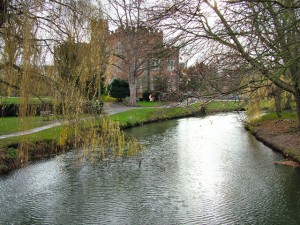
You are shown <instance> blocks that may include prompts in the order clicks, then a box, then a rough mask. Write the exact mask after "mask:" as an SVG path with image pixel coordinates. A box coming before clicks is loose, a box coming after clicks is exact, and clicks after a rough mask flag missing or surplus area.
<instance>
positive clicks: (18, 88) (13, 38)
mask: <svg viewBox="0 0 300 225" xmlns="http://www.w3.org/2000/svg"><path fill="white" fill-rule="evenodd" d="M0 13H1V14H0V26H1V27H0V31H1V33H0V35H1V58H0V60H1V64H0V85H1V88H3V90H4V89H5V91H3V93H2V94H4V95H7V96H10V95H11V94H13V95H14V96H18V97H19V98H20V107H19V118H20V122H22V129H23V130H27V129H28V127H29V125H28V124H29V123H30V122H31V121H30V120H29V118H32V116H35V115H37V114H39V112H40V111H41V110H51V113H53V114H54V115H56V116H57V117H58V118H59V119H60V120H61V121H62V126H61V127H62V128H61V133H60V138H59V144H60V145H61V146H64V145H66V144H67V143H68V142H70V140H71V141H72V142H73V144H74V145H75V146H93V147H91V148H89V149H93V150H95V149H96V147H95V146H98V147H97V149H98V150H99V151H100V149H102V150H101V152H102V153H101V157H104V156H105V155H106V154H104V153H103V149H115V150H108V151H110V152H112V153H113V154H112V155H118V156H120V155H122V154H120V151H123V150H124V149H127V150H128V149H131V148H132V146H135V144H134V142H132V143H131V142H128V143H131V144H130V145H128V143H127V141H125V137H124V136H123V134H122V132H121V131H120V129H119V128H118V126H117V125H115V124H113V123H109V122H106V120H105V121H104V122H103V123H104V124H106V125H105V126H103V125H101V123H99V121H100V117H99V116H98V114H96V111H95V107H94V103H95V100H96V99H97V98H98V97H99V95H100V91H101V90H100V87H101V78H102V77H103V76H105V73H106V67H107V64H108V58H109V57H108V56H109V55H108V53H107V50H106V46H107V44H106V43H107V37H108V25H107V23H106V21H105V19H104V18H103V16H102V6H101V4H96V3H95V2H93V1H81V0H77V1H73V0H61V1H44V0H34V1H25V0H11V1H4V2H2V3H1V4H0ZM43 96H47V104H46V105H47V107H48V108H47V107H46V108H45V107H44V106H41V104H39V105H37V106H33V105H32V104H30V101H31V99H32V98H33V97H35V98H38V99H39V100H40V101H41V103H45V98H43ZM93 115H95V117H94V119H92V116H93ZM83 117H87V118H85V119H83ZM91 127H93V128H91ZM108 134H109V135H110V136H109V135H108ZM101 135H104V136H105V137H107V138H105V141H104V139H103V137H102V136H101ZM19 146H20V147H19V150H18V153H19V159H20V161H21V162H27V160H28V147H26V146H28V145H27V144H26V138H25V137H24V138H22V140H21V142H20V145H19ZM116 149H118V150H116ZM121 149H123V150H121ZM127 150H126V151H127ZM116 151H118V152H119V153H118V154H115V152H116ZM85 155H89V154H87V153H85Z"/></svg>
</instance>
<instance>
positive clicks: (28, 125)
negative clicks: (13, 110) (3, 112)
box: [0, 116, 54, 135]
mask: <svg viewBox="0 0 300 225" xmlns="http://www.w3.org/2000/svg"><path fill="white" fill-rule="evenodd" d="M53 121H54V120H49V121H44V118H43V117H41V116H36V117H26V118H19V117H0V135H4V134H10V133H15V132H18V131H22V130H29V129H32V128H35V127H40V126H44V125H47V124H49V123H53Z"/></svg>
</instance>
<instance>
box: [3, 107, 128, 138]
mask: <svg viewBox="0 0 300 225" xmlns="http://www.w3.org/2000/svg"><path fill="white" fill-rule="evenodd" d="M132 108H133V107H127V106H124V105H121V104H116V103H106V104H105V105H104V108H103V111H104V112H105V113H107V114H108V115H113V114H116V113H120V112H124V111H127V110H130V109H132ZM63 123H64V122H63V121H58V122H53V123H51V124H48V125H45V126H42V127H36V128H33V129H30V130H26V131H20V132H16V133H12V134H5V135H1V136H0V140H1V139H5V138H10V137H19V136H22V135H27V134H33V133H36V132H39V131H42V130H47V129H50V128H52V127H57V126H60V125H62V124H63Z"/></svg>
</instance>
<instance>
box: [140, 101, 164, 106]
mask: <svg viewBox="0 0 300 225" xmlns="http://www.w3.org/2000/svg"><path fill="white" fill-rule="evenodd" d="M137 104H138V105H139V106H142V107H159V106H162V105H164V104H163V103H162V102H146V101H145V102H142V101H140V102H137Z"/></svg>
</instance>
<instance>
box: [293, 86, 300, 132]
mask: <svg viewBox="0 0 300 225" xmlns="http://www.w3.org/2000/svg"><path fill="white" fill-rule="evenodd" d="M294 96H295V98H296V112H297V119H298V129H300V90H299V91H296V93H295V95H294Z"/></svg>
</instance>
